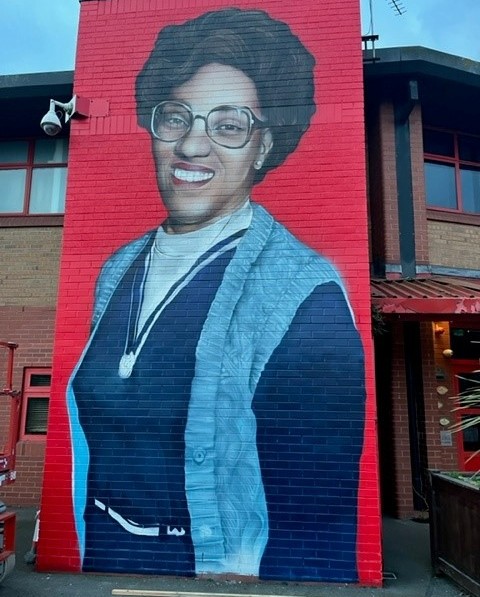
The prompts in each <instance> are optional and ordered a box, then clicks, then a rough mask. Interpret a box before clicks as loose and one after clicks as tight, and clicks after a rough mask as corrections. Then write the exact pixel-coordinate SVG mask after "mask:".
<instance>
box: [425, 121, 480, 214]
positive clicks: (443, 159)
mask: <svg viewBox="0 0 480 597" xmlns="http://www.w3.org/2000/svg"><path fill="white" fill-rule="evenodd" d="M423 130H424V131H436V132H440V133H447V134H449V135H452V137H453V150H454V155H453V157H450V156H445V155H439V154H434V153H428V152H426V151H425V150H424V151H423V164H424V176H425V164H426V163H427V162H428V163H434V164H445V165H449V166H453V167H454V171H455V192H456V197H457V208H456V209H453V208H448V207H440V206H435V205H429V204H428V203H427V196H426V189H425V205H426V208H427V212H428V217H429V218H430V219H432V220H447V221H450V222H459V223H465V224H477V225H478V224H479V223H480V219H479V218H480V211H478V212H472V211H464V210H463V196H462V184H461V166H473V167H476V168H478V170H479V171H480V161H479V162H472V161H468V160H462V159H460V153H459V137H474V138H475V139H478V141H479V142H480V136H479V135H473V134H470V133H464V132H462V131H453V130H450V129H445V128H440V127H434V126H424V127H423Z"/></svg>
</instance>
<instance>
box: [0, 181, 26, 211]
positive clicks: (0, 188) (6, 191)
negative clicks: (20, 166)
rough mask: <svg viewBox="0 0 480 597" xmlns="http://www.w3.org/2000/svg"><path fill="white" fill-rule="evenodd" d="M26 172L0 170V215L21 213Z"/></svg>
mask: <svg viewBox="0 0 480 597" xmlns="http://www.w3.org/2000/svg"><path fill="white" fill-rule="evenodd" d="M26 175H27V171H26V170H0V213H2V214H8V213H22V212H23V201H24V197H25V180H26Z"/></svg>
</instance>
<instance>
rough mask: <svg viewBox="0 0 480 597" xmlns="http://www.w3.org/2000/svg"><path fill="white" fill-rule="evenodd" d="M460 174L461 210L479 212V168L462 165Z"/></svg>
mask: <svg viewBox="0 0 480 597" xmlns="http://www.w3.org/2000/svg"><path fill="white" fill-rule="evenodd" d="M460 176H461V181H462V203H463V211H470V212H473V213H476V214H478V213H480V169H478V168H473V167H465V166H462V167H461V169H460Z"/></svg>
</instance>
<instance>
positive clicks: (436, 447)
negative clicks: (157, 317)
mask: <svg viewBox="0 0 480 597" xmlns="http://www.w3.org/2000/svg"><path fill="white" fill-rule="evenodd" d="M95 4H97V3H94V2H84V3H83V7H82V10H84V11H85V15H86V16H84V19H83V21H82V22H83V27H84V29H82V24H81V37H80V40H79V44H80V49H81V52H83V53H81V56H83V62H82V63H81V64H80V68H79V70H78V72H77V73H76V83H75V91H76V93H81V94H84V95H87V96H90V97H92V98H94V101H93V104H92V108H93V114H92V116H93V118H92V119H91V120H90V125H89V126H90V127H91V128H90V129H88V122H89V121H86V123H84V124H83V125H82V126H78V123H75V124H74V126H76V127H77V128H76V129H75V134H74V135H72V139H71V141H72V143H73V147H74V150H73V153H74V156H75V158H74V162H71V163H70V166H71V168H72V170H73V172H74V173H73V175H72V177H71V178H69V193H68V198H69V201H70V202H71V206H70V207H68V206H67V215H68V213H69V210H70V209H71V212H70V213H72V214H75V218H77V221H80V220H81V219H82V218H83V227H80V226H77V227H76V228H75V234H73V233H72V231H73V228H72V229H71V230H70V235H69V236H68V238H67V255H68V256H69V257H68V259H69V260H70V261H68V260H67V261H66V262H64V267H65V272H66V273H67V274H68V271H72V272H73V270H69V267H71V266H72V260H73V257H72V256H73V255H74V254H75V253H76V254H79V255H80V254H82V255H83V258H86V259H90V267H91V268H92V272H93V271H96V269H98V267H99V265H100V263H101V262H102V261H103V259H104V258H105V257H106V255H108V253H109V251H110V248H111V247H116V246H119V245H120V244H122V243H123V242H126V240H128V239H129V238H131V237H132V234H134V233H135V232H136V231H138V232H140V231H141V230H143V229H144V224H143V223H142V222H141V221H135V222H131V221H128V215H127V214H128V211H127V210H124V211H123V213H122V210H120V212H119V213H120V217H123V218H124V221H125V226H124V228H123V229H122V230H121V231H120V237H119V231H118V229H115V228H113V227H112V230H111V231H110V232H108V230H107V238H108V243H109V244H108V246H106V245H105V244H104V243H103V244H102V243H100V242H98V243H97V244H96V241H95V238H93V239H92V234H91V232H90V230H89V228H88V223H89V219H88V218H89V214H88V213H87V211H84V212H82V209H81V205H80V203H77V204H76V205H75V206H74V202H77V201H78V202H79V201H81V196H82V193H84V194H85V186H84V181H85V180H87V181H89V184H90V185H91V184H92V183H95V181H96V182H97V184H99V186H101V185H102V184H104V182H102V181H101V179H100V175H99V170H100V169H101V170H102V171H103V176H104V177H106V178H110V180H111V181H112V182H111V183H109V189H110V192H111V195H110V197H109V196H108V195H105V193H104V194H103V195H102V197H103V198H104V199H106V200H107V206H108V207H107V211H108V210H109V211H108V214H109V217H110V218H112V217H113V216H116V215H117V211H118V205H117V204H116V203H114V201H113V198H115V197H116V196H117V194H121V193H122V192H123V188H124V187H125V185H126V184H128V180H129V178H130V177H131V176H132V171H136V170H139V169H141V167H142V158H141V156H140V155H139V157H136V151H139V148H140V147H141V140H140V141H138V138H137V137H135V140H133V141H132V137H131V135H132V132H135V131H136V124H135V122H134V120H133V119H132V118H131V117H130V116H128V115H126V114H127V113H128V111H129V110H130V109H131V106H130V104H129V103H128V102H129V101H130V100H129V99H128V93H127V92H130V93H131V90H129V89H127V87H128V85H126V84H125V83H122V79H121V78H119V80H118V81H117V82H116V84H115V85H116V86H115V89H116V95H115V97H114V100H113V104H112V103H111V102H110V99H111V98H110V95H108V101H107V99H105V94H106V92H105V90H107V91H108V94H110V91H111V89H110V88H109V87H108V77H107V76H104V83H103V87H102V84H99V83H98V81H97V82H96V83H95V85H93V83H92V82H91V78H90V77H89V72H90V71H89V69H91V65H92V64H94V62H95V51H94V49H92V47H91V44H90V42H89V41H88V40H89V38H88V35H86V34H85V32H86V29H85V27H86V26H87V23H89V22H90V23H91V22H92V20H93V19H96V18H99V15H98V14H96V13H95V12H94V8H93V6H94V5H95ZM107 7H108V4H107V3H104V6H103V7H102V6H101V5H100V9H99V10H100V13H102V14H100V20H99V26H103V27H106V28H108V27H109V26H110V24H111V23H112V22H113V20H112V19H113V17H112V16H111V14H110V13H109V10H107ZM102 11H103V12H102ZM127 12H128V11H127ZM120 13H121V11H120ZM109 17H111V19H110V20H109ZM117 17H118V15H117ZM127 17H128V20H130V17H131V15H130V14H126V13H125V14H120V17H119V18H124V19H127ZM139 18H140V17H139ZM82 22H81V23H82ZM109 23H110V24H109ZM115 28H118V24H115ZM350 34H351V32H350ZM98 40H99V38H97V42H98V43H100V41H98ZM82 44H83V45H82ZM89 44H90V45H89ZM124 51H125V52H126V53H128V52H129V49H128V47H126V48H124ZM144 57H145V52H144V54H143V55H142V56H137V57H136V58H135V59H136V60H137V62H139V63H140V61H141V59H143V58H144ZM119 59H120V58H119ZM77 67H78V66H77ZM110 67H111V65H110V66H109V67H108V68H110ZM350 67H351V66H350ZM357 78H358V77H357ZM89 85H91V87H89ZM364 86H365V131H366V143H367V152H366V153H367V165H368V168H367V172H368V176H367V181H368V207H369V240H370V258H369V261H370V264H369V266H370V271H371V275H372V281H371V289H372V290H371V292H372V302H373V305H374V313H375V320H376V321H377V322H378V323H377V325H374V328H375V349H376V389H377V405H378V421H379V444H380V473H381V474H380V479H381V485H382V507H383V510H384V512H386V513H391V514H394V515H397V516H399V517H411V516H413V515H418V513H419V512H422V511H424V510H425V509H426V501H425V500H426V471H427V469H428V468H442V469H459V468H460V469H462V468H468V467H471V466H473V465H474V464H475V463H474V462H472V461H471V462H469V463H467V462H466V460H467V458H468V456H469V453H471V452H472V451H473V450H475V449H477V448H478V445H479V443H480V442H479V440H478V437H477V431H476V430H471V432H470V433H469V434H468V435H465V436H463V437H462V436H460V435H458V436H453V437H452V435H451V434H450V433H449V431H448V426H449V422H453V419H454V417H453V415H452V413H451V404H450V401H449V400H448V396H449V395H452V394H454V393H456V392H457V391H459V389H464V387H465V386H464V385H463V386H462V383H463V382H461V381H459V379H458V377H456V375H458V374H462V373H463V374H465V373H467V374H468V373H469V372H471V371H472V370H474V369H475V368H476V364H477V363H478V358H479V356H480V354H479V353H478V349H477V348H476V347H477V346H478V343H477V341H478V339H480V333H478V332H476V329H480V326H479V325H478V324H477V320H478V312H479V310H480V307H479V306H478V305H479V302H480V282H479V278H480V260H479V255H478V246H479V243H478V235H479V233H478V222H477V218H478V214H479V213H480V191H479V190H478V189H479V187H480V183H479V179H478V177H479V176H480V174H478V172H479V171H480V130H479V125H478V123H477V119H476V118H475V106H476V105H477V102H478V99H480V98H479V97H478V96H479V95H480V66H479V65H478V64H477V63H474V62H471V61H466V60H464V59H461V58H458V57H455V56H449V55H445V54H442V53H440V52H435V51H430V50H426V49H424V48H401V49H392V50H380V51H379V50H377V51H376V53H375V56H372V54H371V53H370V52H365V54H364ZM340 87H341V86H339V88H340ZM327 89H328V88H327ZM72 90H73V74H72V73H47V74H41V75H25V76H12V77H3V80H2V81H1V84H0V107H2V108H3V110H4V112H3V113H7V112H8V113H10V114H12V118H11V119H10V121H9V122H8V123H7V125H6V126H5V127H4V128H2V131H1V133H0V134H1V136H2V138H1V147H2V153H1V154H0V156H2V155H3V156H4V157H3V160H0V181H2V180H4V181H5V185H6V188H9V189H12V194H11V197H12V199H8V200H7V202H6V203H4V204H3V205H2V203H1V201H2V200H0V243H1V246H2V255H5V257H4V258H3V259H2V264H1V267H0V281H1V283H0V289H1V293H0V340H10V341H14V342H17V343H18V344H19V345H20V348H19V349H18V351H17V354H16V367H15V376H14V385H15V386H16V387H17V388H21V389H22V400H21V415H20V433H19V438H18V439H19V441H18V443H17V480H16V482H15V484H14V485H11V486H8V487H2V488H1V493H0V495H1V497H2V499H4V500H5V501H7V502H8V503H11V504H13V505H19V506H20V505H38V504H39V503H40V484H41V478H42V469H43V463H44V452H45V437H46V414H47V408H48V397H49V392H48V391H49V389H50V385H49V383H50V375H51V365H52V347H53V334H54V320H55V311H56V309H55V307H56V302H57V284H58V268H59V256H60V247H61V242H62V226H63V215H62V212H63V203H62V201H63V200H64V196H65V195H64V173H65V171H66V167H67V141H68V136H67V135H68V131H69V127H68V126H67V127H64V133H63V135H64V136H63V137H62V136H60V137H55V138H52V139H50V138H46V137H45V136H43V134H42V132H41V130H40V128H39V126H38V123H39V121H40V119H41V117H42V115H43V114H44V113H45V111H46V110H47V108H48V100H49V99H50V98H52V97H53V98H55V99H57V100H59V101H68V100H69V99H70V97H71V95H72ZM333 90H334V88H333V87H331V88H330V91H331V92H332V93H333ZM335 93H336V94H338V93H339V92H338V89H337V91H336V92H335ZM112 97H113V96H112ZM328 99H329V96H328V91H327V94H326V95H325V97H324V100H326V104H328V103H329V102H328V101H327V100H328ZM458 106H461V107H462V109H461V110H459V109H458ZM27 107H28V108H27ZM110 109H112V112H113V113H112V114H109V113H108V111H109V110H110ZM336 109H338V108H335V104H334V103H331V104H330V105H326V106H325V108H324V110H325V116H324V117H323V118H324V120H323V125H324V126H326V127H327V128H328V126H330V124H331V122H332V121H335V118H337V117H338V112H336V111H335V110H336ZM342 109H343V121H344V122H345V123H347V122H348V119H349V117H351V118H352V119H355V118H357V117H356V116H355V114H353V112H352V113H351V114H350V116H349V112H348V107H347V106H346V104H345V105H344V106H343V107H342ZM332 130H333V129H332ZM345 131H346V132H348V127H347V128H346V129H345ZM111 133H115V134H116V135H117V137H116V141H115V143H116V145H115V151H116V153H115V155H116V156H118V155H120V154H121V152H122V151H123V150H124V149H123V148H124V147H125V143H127V142H128V143H129V144H131V145H130V146H129V150H130V151H131V154H132V159H131V163H130V166H131V170H129V171H127V170H123V171H122V172H121V173H120V175H119V174H118V171H115V169H114V168H113V167H112V168H111V167H110V165H111V163H112V157H111V156H112V153H111V149H112V146H111V145H110V146H109V140H108V139H109V137H108V136H109V135H110V134H111ZM87 135H91V136H92V137H91V139H92V145H91V146H90V147H88V143H87V144H83V145H82V136H83V137H85V136H87ZM349 143H350V141H349ZM358 143H361V141H360V140H358ZM132 145H133V147H132ZM341 151H344V152H348V148H347V147H345V146H342V147H338V148H337V152H340V155H341ZM91 152H92V153H91ZM337 154H338V153H337ZM92 155H95V163H93V161H92V163H90V164H89V160H91V159H92V158H91V156H92ZM12 156H13V157H12ZM100 167H101V168H100ZM95 168H97V171H95ZM47 173H48V174H47ZM148 177H150V178H151V177H152V173H151V172H149V173H148V174H147V179H148ZM345 180H347V177H346V176H345ZM357 182H358V185H357V186H356V188H355V189H353V190H352V191H353V192H355V193H357V194H358V193H360V194H361V193H362V192H363V189H362V186H361V185H362V183H361V178H358V180H357ZM149 183H151V181H149V180H145V181H144V185H145V188H146V189H147V188H149V187H148V185H149ZM283 183H285V181H283ZM277 184H279V185H280V184H282V180H281V179H279V181H278V182H277ZM287 184H288V181H287ZM2 185H3V182H2ZM13 189H15V191H13ZM336 192H337V193H338V200H339V201H341V200H342V198H341V196H340V195H342V197H344V196H345V195H346V194H348V189H347V186H345V187H344V189H343V191H342V192H341V193H339V191H338V190H337V191H336ZM110 200H111V201H110ZM149 201H150V203H149V208H151V209H152V210H154V209H155V208H154V207H153V205H154V197H153V193H152V194H151V197H150V199H149ZM337 209H338V205H337ZM72 217H73V216H72ZM329 217H330V216H329ZM152 220H153V217H152ZM345 228H348V222H347V223H345ZM333 234H335V235H339V234H342V232H341V231H340V232H339V230H338V229H336V230H335V232H334V233H332V235H333ZM329 242H330V241H328V240H327V241H326V242H325V244H326V246H327V247H328V244H329ZM333 244H334V243H333V242H332V245H333ZM84 245H88V251H89V252H91V253H89V254H88V255H87V256H86V257H85V252H84V248H83V247H84ZM342 252H344V253H345V252H346V248H345V247H342V248H340V249H339V250H338V254H337V255H335V251H333V253H332V256H334V257H337V259H338V257H339V255H340V260H342V256H341V255H342ZM359 258H360V257H359ZM344 261H345V260H344ZM343 265H344V266H345V267H346V271H347V273H348V272H349V271H350V272H353V270H354V269H355V267H356V265H357V264H356V263H355V259H353V260H351V262H350V263H349V262H348V260H347V262H346V263H344V264H343ZM366 265H367V264H366V263H363V264H362V265H361V268H362V267H363V268H365V266H366ZM361 268H360V269H361ZM78 273H79V272H78V271H76V272H75V273H73V274H72V275H74V276H77V277H76V280H77V282H78V285H77V286H76V287H75V285H73V286H72V285H70V286H68V293H66V294H64V297H63V301H64V302H63V305H64V307H65V305H67V304H68V305H70V307H69V310H67V312H66V311H65V309H64V310H63V311H62V321H61V322H60V325H61V326H63V329H66V327H68V326H69V329H70V330H72V337H73V335H74V334H75V333H76V331H75V329H74V328H75V327H76V323H75V322H76V318H77V317H78V313H80V315H81V313H82V310H85V309H86V308H87V307H88V308H90V304H91V297H90V294H88V293H87V290H86V289H89V290H90V288H91V284H92V277H93V276H94V274H93V273H92V275H91V276H88V277H84V278H82V274H83V275H84V274H85V270H83V272H80V276H78ZM64 276H65V273H64ZM64 280H65V277H64ZM65 288H67V286H65ZM75 288H76V290H75ZM64 292H67V291H65V290H64ZM87 297H88V298H87ZM355 300H356V301H357V309H358V308H359V307H360V321H359V323H360V324H361V325H363V326H364V327H365V329H367V327H368V326H367V324H366V319H367V315H368V314H367V312H366V310H365V304H366V303H365V301H364V300H360V299H359V298H358V295H357V298H356V299H355ZM82 317H83V316H82V315H81V317H80V319H81V320H82ZM81 325H84V321H83V320H82V324H81ZM477 334H478V335H477ZM66 342H67V344H68V338H67V340H66ZM449 349H451V350H452V351H453V355H452V356H451V357H450V356H448V355H449V353H448V352H445V351H446V350H449ZM63 351H65V353H66V354H67V361H68V359H70V361H71V362H73V361H72V359H71V357H70V356H69V355H68V347H67V350H65V345H62V352H61V353H60V354H58V353H57V359H58V361H57V367H58V377H59V381H58V383H59V384H60V383H61V384H64V383H65V375H66V373H64V371H63V370H62V366H61V362H62V355H63V354H64V352H63ZM73 352H75V351H73ZM445 355H447V356H445ZM4 356H5V355H4V354H0V358H4ZM70 361H69V363H70V364H68V365H65V370H66V369H68V367H69V366H71V362H70ZM2 364H4V363H2ZM467 377H470V378H472V376H471V375H470V376H468V375H467ZM60 378H61V379H60ZM2 381H3V380H2ZM59 387H60V386H59ZM59 399H60V398H57V400H59ZM8 407H9V402H8V401H7V400H6V399H5V400H4V399H3V398H2V405H1V408H2V412H3V413H6V412H7V410H8ZM1 420H2V421H6V420H7V419H6V417H2V419H1ZM65 425H66V423H65V418H64V417H62V416H60V415H59V411H58V404H57V409H56V411H55V415H54V418H53V420H50V426H51V427H50V429H55V430H57V427H58V426H60V427H65ZM2 430H3V431H4V429H3V428H2ZM55 441H56V438H55V439H54V441H53V442H52V445H53V443H54V442H55ZM61 450H62V448H59V451H61ZM52 454H53V452H52ZM60 458H61V455H60ZM49 466H50V467H51V468H50V471H49V475H48V477H47V478H48V479H50V482H49V484H48V487H46V488H45V489H46V495H47V496H52V495H61V496H62V495H63V493H62V492H63V487H60V490H59V488H58V486H56V485H55V484H54V483H53V482H52V479H53V478H54V476H55V466H56V463H55V458H53V457H51V459H50V463H49ZM369 466H370V468H369V469H368V470H369V474H370V475H371V478H370V479H369V482H370V483H371V485H368V486H367V485H366V486H365V489H367V487H370V488H372V487H373V486H374V485H375V479H374V478H373V475H374V470H375V466H376V465H375V462H374V460H373V461H372V462H371V463H370V465H369ZM59 491H60V493H58V492H59ZM63 497H65V499H68V497H67V495H64V496H63ZM369 515H370V519H371V520H373V519H375V518H378V511H376V510H375V505H374V503H373V502H372V508H371V509H370V511H369ZM372 529H373V530H372ZM374 535H375V524H374V523H372V528H371V529H370V535H369V533H368V532H366V534H365V535H364V537H366V538H368V537H370V539H371V544H372V545H373V544H374V543H375V540H374V539H372V536H374ZM377 555H378V554H377ZM73 561H74V557H73V556H70V560H68V558H67V559H64V560H58V561H57V562H56V564H55V565H56V566H57V567H64V568H67V569H72V567H75V564H74V563H72V562H73ZM377 563H378V562H377ZM364 578H365V582H367V583H370V584H375V582H378V574H377V576H375V571H374V570H373V567H372V569H371V570H370V571H368V570H367V572H365V576H364Z"/></svg>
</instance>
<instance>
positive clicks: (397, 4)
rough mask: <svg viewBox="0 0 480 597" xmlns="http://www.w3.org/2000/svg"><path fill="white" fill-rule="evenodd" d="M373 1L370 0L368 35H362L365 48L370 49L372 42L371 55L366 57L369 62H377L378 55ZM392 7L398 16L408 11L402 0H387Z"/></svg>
mask: <svg viewBox="0 0 480 597" xmlns="http://www.w3.org/2000/svg"><path fill="white" fill-rule="evenodd" d="M373 2H374V0H368V10H369V16H370V22H369V28H368V32H367V34H366V35H362V42H363V44H364V47H363V49H364V50H368V43H369V42H370V43H371V51H372V52H371V55H370V56H369V57H368V58H365V61H367V62H376V61H377V57H376V55H375V42H376V41H377V40H378V37H379V36H378V35H376V34H375V33H374V32H373V30H374V26H373ZM387 3H388V4H389V6H390V8H391V9H392V10H394V11H395V13H396V14H397V15H398V16H402V15H403V14H405V13H406V12H407V9H406V8H405V6H404V4H403V2H401V0H387Z"/></svg>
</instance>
